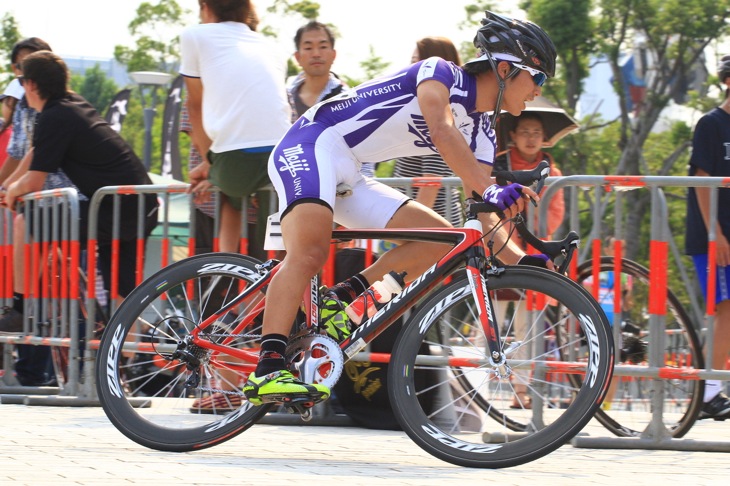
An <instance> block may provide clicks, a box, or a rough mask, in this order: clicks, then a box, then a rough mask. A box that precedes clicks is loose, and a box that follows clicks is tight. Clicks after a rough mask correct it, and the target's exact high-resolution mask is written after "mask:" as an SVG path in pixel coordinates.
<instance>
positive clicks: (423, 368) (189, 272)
mask: <svg viewBox="0 0 730 486" xmlns="http://www.w3.org/2000/svg"><path fill="white" fill-rule="evenodd" d="M503 175H504V176H505V177H507V176H509V177H510V178H511V179H510V180H513V181H517V182H520V183H525V184H530V183H531V182H533V181H542V180H543V179H544V178H545V177H546V176H547V170H545V167H538V169H536V170H534V171H530V172H529V173H528V172H521V173H517V172H513V173H508V174H503ZM539 183H540V182H538V184H539ZM538 189H539V188H538ZM493 211H494V207H493V206H490V205H488V204H486V203H483V202H475V201H470V202H469V203H468V204H467V207H466V216H467V218H466V221H467V222H466V225H465V227H464V228H454V229H429V228H425V229H423V228H420V229H390V230H367V229H364V230H335V231H334V232H333V238H334V239H336V240H351V239H381V240H414V241H429V242H436V243H442V244H445V245H451V248H450V249H449V251H448V252H447V253H446V254H445V255H444V256H443V257H442V258H441V259H440V260H439V261H438V262H437V263H436V264H434V265H433V266H432V267H430V268H429V269H428V270H426V271H425V272H424V273H423V274H422V275H420V276H418V277H417V278H415V279H414V280H413V281H411V282H410V284H409V285H408V286H407V287H406V288H405V289H404V290H403V291H402V292H401V293H400V294H398V295H396V296H395V297H394V298H393V299H392V300H391V301H390V302H389V303H387V304H386V305H385V306H384V307H382V308H381V309H380V310H379V311H378V312H376V313H375V314H374V315H373V316H372V317H370V318H369V319H367V320H365V321H363V322H362V323H361V325H360V326H359V327H358V328H356V329H355V330H354V331H353V333H352V334H351V336H349V337H348V338H347V339H345V340H344V341H343V342H341V343H338V342H336V341H334V340H332V339H331V338H329V337H328V336H326V335H325V334H324V330H323V326H321V323H320V318H319V316H320V313H319V305H320V302H321V291H320V290H319V281H318V278H317V277H314V278H313V279H312V283H311V286H310V288H309V289H308V290H307V292H306V295H305V296H304V297H303V299H302V305H301V312H299V314H298V317H297V319H296V320H295V322H293V323H292V332H291V337H290V344H289V346H288V348H287V353H286V355H287V356H286V357H287V362H288V366H289V368H290V369H291V370H292V372H293V373H294V374H296V375H297V376H298V377H299V378H300V379H302V380H304V381H306V382H310V383H312V382H319V383H323V384H325V385H327V386H329V387H330V388H332V387H333V386H334V384H335V383H336V382H337V380H338V378H339V377H340V375H341V374H342V372H343V369H344V368H345V366H346V365H347V364H348V362H351V361H353V362H354V361H358V360H367V361H382V362H389V363H390V366H389V376H388V388H389V390H388V391H389V393H390V397H391V403H392V406H393V410H394V413H395V415H396V418H397V419H398V421H399V423H400V425H401V427H402V428H403V430H404V431H405V432H406V433H407V434H408V436H409V437H410V438H411V439H412V440H414V441H415V442H416V443H417V444H418V445H419V446H420V447H421V448H423V449H424V450H425V451H427V452H428V453H430V454H432V455H434V456H435V457H438V458H440V459H442V460H444V461H447V462H450V463H453V464H456V465H461V466H467V467H480V468H502V467H511V466H516V465H519V464H524V463H527V462H530V461H533V460H535V459H538V458H540V457H542V456H544V455H546V454H548V453H550V452H551V451H553V450H555V449H557V448H558V447H560V446H561V445H563V444H565V443H566V442H567V441H568V440H570V439H571V438H572V437H573V436H575V434H577V433H578V432H579V431H580V430H581V429H582V428H583V427H584V426H585V425H586V423H587V422H588V421H589V420H590V419H591V418H592V417H593V414H594V412H595V411H596V409H597V408H598V407H599V405H600V403H601V401H602V400H603V397H604V396H605V394H606V391H607V387H608V383H609V381H610V378H611V374H612V369H613V356H614V348H613V339H612V336H611V329H610V326H609V323H608V322H607V319H606V316H605V314H604V313H603V311H602V310H601V309H600V306H599V305H598V303H597V302H596V301H595V300H594V299H593V298H592V297H591V295H590V293H589V292H587V291H586V290H585V289H584V288H583V287H581V286H580V285H578V284H576V283H575V282H573V281H571V280H570V279H568V278H567V277H565V276H563V275H561V274H559V273H558V272H554V271H550V270H547V269H544V268H539V267H534V266H526V265H502V264H501V263H500V262H499V259H498V257H497V255H498V252H497V251H495V250H494V234H495V232H496V227H495V228H493V229H492V230H491V231H489V232H487V233H486V234H485V233H483V231H482V229H481V224H480V223H479V220H478V218H477V217H478V215H479V214H480V213H485V212H493ZM519 226H520V227H522V226H523V225H519ZM533 239H534V240H532V241H531V244H533V246H535V247H536V248H538V250H539V251H542V252H543V253H545V254H548V255H550V256H552V257H553V258H557V259H561V258H562V259H565V260H569V259H570V257H571V255H572V254H573V251H574V250H575V248H576V246H577V241H576V240H577V235H569V237H568V238H566V239H565V240H563V241H560V242H545V243H544V242H540V241H539V240H537V239H536V238H534V237H533ZM484 240H487V241H486V243H485V241H484ZM487 250H488V251H487ZM277 264H278V262H277V261H275V260H271V261H268V262H266V263H258V262H257V261H255V260H253V259H251V258H248V257H246V256H243V255H238V254H226V253H214V254H206V255H199V256H195V257H191V258H188V259H185V260H181V261H179V262H177V263H175V264H173V265H170V266H168V267H166V268H164V269H162V270H160V271H159V272H157V273H156V274H155V275H153V276H151V277H150V278H149V279H147V280H146V281H145V282H144V283H142V284H141V285H140V286H139V287H138V288H137V289H135V290H134V291H133V292H132V293H131V294H130V295H129V296H128V297H127V298H126V299H125V301H124V302H123V303H122V304H121V306H120V307H119V308H118V309H117V311H116V313H115V314H114V316H113V317H112V318H111V320H110V323H109V325H107V327H106V330H105V332H104V335H103V336H102V339H101V343H100V348H99V353H98V357H97V361H96V381H97V392H98V395H99V400H100V402H101V405H102V407H103V409H104V411H105V412H106V414H107V416H108V417H109V419H110V420H111V422H112V423H113V424H114V425H115V426H116V427H117V428H118V429H119V430H120V431H121V432H122V433H123V434H124V435H126V436H127V437H128V438H130V439H131V440H133V441H135V442H137V443H139V444H141V445H144V446H145V447H150V448H153V449H157V450H162V451H176V452H184V451H193V450H198V449H204V448H207V447H211V446H214V445H216V444H219V443H221V442H223V441H226V440H229V439H231V438H233V437H235V436H237V435H238V434H240V433H242V432H243V431H245V430H246V429H248V428H249V427H251V426H252V425H254V424H255V423H256V422H257V421H258V420H260V419H261V418H262V417H263V416H264V415H265V414H267V413H268V412H270V411H272V410H273V409H274V406H273V405H272V404H265V405H262V406H252V405H251V404H250V403H248V402H247V401H246V400H245V398H244V397H243V394H242V393H241V391H240V390H241V386H242V385H243V383H244V382H245V380H246V377H247V376H248V374H249V373H252V372H253V371H254V370H255V368H256V363H257V360H258V356H259V349H260V346H259V344H260V339H261V321H262V313H263V310H264V307H265V305H276V296H275V295H269V294H268V293H267V290H268V284H269V282H270V281H271V278H272V277H273V275H275V274H276V272H277V270H278V266H277ZM459 273H461V274H465V275H466V277H465V278H454V276H455V275H458V274H459ZM444 282H449V283H444ZM519 302H524V303H526V306H527V307H528V309H529V315H530V319H531V322H532V323H533V324H534V327H535V328H536V329H539V332H536V333H533V335H532V337H531V341H530V342H517V341H514V340H509V339H506V338H503V337H501V335H500V327H502V325H503V324H504V323H500V322H497V321H496V319H495V315H496V311H497V310H498V309H499V308H500V307H502V306H504V307H505V308H506V309H507V312H505V313H504V314H505V315H506V316H507V317H505V321H509V319H510V315H511V312H512V311H511V309H514V308H515V304H516V303H519ZM414 308H415V310H413V309H414ZM408 310H413V312H412V313H411V316H410V317H409V318H408V320H407V322H406V324H405V325H404V326H403V328H402V330H401V331H400V334H399V336H398V338H397V340H396V343H395V345H394V348H393V351H392V353H391V354H390V355H387V354H374V353H368V352H367V350H366V348H367V345H368V343H370V342H372V341H373V340H374V339H375V338H376V337H377V336H378V335H379V334H380V333H382V332H383V331H384V330H385V329H386V328H387V327H388V326H390V325H391V324H393V323H394V322H395V321H396V320H397V319H398V318H400V317H401V316H403V315H404V314H405V313H406V311H408ZM561 330H562V331H561ZM533 341H534V342H533ZM533 344H534V346H533ZM522 346H533V347H534V348H541V349H543V351H542V352H540V353H537V354H533V355H531V356H530V357H529V358H527V359H515V358H514V355H515V353H516V350H518V349H519V348H520V347H522ZM561 350H562V353H561V352H560V351H561ZM139 356H143V357H146V359H148V360H150V361H152V360H158V361H162V362H164V363H165V366H164V367H163V368H160V370H163V371H164V369H167V370H177V371H178V374H177V375H176V380H175V381H176V383H175V385H176V386H174V387H170V388H169V389H168V390H167V391H164V392H163V391H161V392H160V393H156V394H154V395H153V396H149V397H142V396H141V394H140V393H139V390H140V389H141V387H142V386H143V385H144V384H145V383H146V382H147V381H148V380H151V379H153V378H154V376H153V374H152V373H151V374H150V375H149V376H131V375H130V374H129V373H128V366H130V365H132V363H136V364H137V365H138V364H139ZM518 369H522V370H527V371H528V373H529V376H530V387H531V393H532V395H533V403H532V409H531V410H510V409H509V404H510V403H511V401H512V398H513V396H514V389H513V384H512V379H513V378H514V375H515V373H514V371H515V370H518ZM213 394H217V395H218V396H224V397H226V398H227V400H226V404H228V405H231V404H237V405H234V406H233V407H231V406H225V407H221V409H220V410H212V411H210V410H206V413H202V410H200V409H196V408H195V407H194V406H193V405H194V404H195V402H196V400H200V399H201V398H202V397H205V396H210V395H213ZM477 397H486V400H484V402H483V403H481V404H480V403H478V402H477ZM284 408H286V409H288V410H289V411H291V412H294V413H299V414H301V416H302V418H303V419H305V420H306V419H308V418H310V417H311V408H309V407H308V406H306V404H305V405H302V404H291V406H289V407H287V405H286V404H284ZM507 411H509V413H507ZM515 414H518V417H516V418H517V419H520V420H523V419H524V420H525V421H527V422H529V424H530V427H529V428H527V429H526V430H524V431H520V432H514V431H513V430H511V429H510V428H509V426H508V423H507V420H512V419H513V418H515ZM490 416H491V417H497V418H498V420H493V418H489V417H490Z"/></svg>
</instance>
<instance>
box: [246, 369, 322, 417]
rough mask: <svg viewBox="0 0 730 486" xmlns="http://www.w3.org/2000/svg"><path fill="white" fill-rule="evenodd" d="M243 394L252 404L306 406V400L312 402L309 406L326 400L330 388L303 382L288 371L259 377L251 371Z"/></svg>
mask: <svg viewBox="0 0 730 486" xmlns="http://www.w3.org/2000/svg"><path fill="white" fill-rule="evenodd" d="M243 394H244V395H245V396H246V398H247V399H248V401H249V402H251V404H252V405H262V404H264V403H281V404H284V405H288V404H291V403H304V404H305V406H306V404H307V402H312V403H311V405H309V407H311V406H313V405H314V404H315V403H318V402H321V401H324V400H327V399H328V398H329V396H330V389H329V388H327V387H326V386H324V385H320V384H318V383H314V384H310V383H304V382H303V381H299V380H298V379H296V378H295V377H294V375H292V374H291V372H290V371H288V370H280V371H274V372H273V373H269V374H268V375H264V376H261V377H258V376H256V374H255V373H252V374H251V375H249V377H248V381H247V382H246V384H245V385H244V386H243ZM309 407H307V408H309Z"/></svg>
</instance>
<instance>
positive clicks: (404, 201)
mask: <svg viewBox="0 0 730 486" xmlns="http://www.w3.org/2000/svg"><path fill="white" fill-rule="evenodd" d="M335 220H336V221H337V222H338V223H340V224H342V225H343V226H345V227H347V228H450V227H451V225H450V224H449V223H448V222H447V221H446V220H445V219H444V218H443V217H441V216H439V214H438V213H436V212H435V211H433V210H432V209H431V208H428V207H426V206H424V205H422V204H419V203H417V202H415V201H412V200H409V199H408V198H407V197H406V196H404V195H403V194H402V193H401V192H400V191H397V190H395V189H393V188H392V187H389V186H386V185H385V184H382V183H380V182H377V181H374V180H372V179H364V178H360V180H358V181H357V182H356V184H355V185H354V187H353V195H352V196H350V197H348V198H345V199H342V200H338V201H337V205H336V206H335ZM448 250H449V246H448V245H443V244H436V243H427V242H418V241H406V242H400V244H399V246H397V247H395V248H393V249H391V250H389V251H388V252H386V253H385V254H384V255H383V256H381V257H380V258H379V259H378V261H377V262H375V263H374V264H373V265H371V266H370V267H368V268H367V269H365V270H364V271H363V272H362V275H363V276H365V278H366V279H367V280H368V282H369V283H373V282H375V281H377V280H380V279H381V278H383V275H385V274H386V273H388V272H389V271H391V270H395V271H397V272H407V275H406V280H410V279H413V278H415V277H417V276H419V275H420V274H421V273H423V272H424V271H425V270H426V269H427V268H428V267H430V266H431V265H433V264H434V263H436V261H438V259H439V258H440V257H442V256H443V255H444V254H445V253H446V252H447V251H448Z"/></svg>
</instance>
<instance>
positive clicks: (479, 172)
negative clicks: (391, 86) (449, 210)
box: [417, 79, 539, 217]
mask: <svg viewBox="0 0 730 486" xmlns="http://www.w3.org/2000/svg"><path fill="white" fill-rule="evenodd" d="M417 95H418V105H419V107H420V108H421V113H422V114H423V117H424V119H425V120H426V124H427V125H428V129H429V133H430V134H431V141H432V142H433V144H434V145H435V146H436V149H437V150H438V151H439V154H440V155H441V157H442V158H443V159H444V162H446V165H448V166H449V167H451V170H453V171H454V173H455V174H456V175H457V176H458V177H459V178H460V179H461V181H462V183H463V184H464V191H465V192H464V193H465V194H471V193H472V192H476V193H477V194H484V191H485V190H486V189H487V187H489V186H491V185H492V184H494V180H493V179H492V178H491V175H492V167H491V166H490V165H487V164H480V163H479V162H478V161H477V159H476V157H474V154H473V153H472V151H471V149H470V148H469V145H468V144H467V143H466V140H464V136H463V135H462V134H461V132H460V131H459V129H458V128H457V127H456V123H455V122H454V117H453V116H452V114H451V105H450V104H449V90H448V89H447V88H446V86H445V85H444V84H442V83H441V82H439V81H436V80H432V79H431V80H426V81H423V82H422V83H421V84H419V85H418V91H417ZM523 194H525V195H529V196H530V197H532V198H534V199H535V200H539V197H538V196H537V194H535V192H534V191H532V190H531V189H529V188H527V187H525V188H524V189H523ZM524 205H525V202H524V199H523V198H520V199H519V200H518V201H517V203H516V204H513V205H512V206H511V207H510V208H509V209H508V210H507V211H504V213H505V216H507V217H513V216H515V215H516V214H517V213H519V212H520V211H522V210H523V209H524Z"/></svg>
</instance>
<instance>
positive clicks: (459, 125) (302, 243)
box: [243, 12, 556, 405]
mask: <svg viewBox="0 0 730 486" xmlns="http://www.w3.org/2000/svg"><path fill="white" fill-rule="evenodd" d="M474 43H475V46H476V47H477V48H478V49H479V51H480V53H479V54H480V55H479V57H478V58H476V59H474V60H473V61H470V62H469V63H467V64H466V65H465V66H463V67H460V66H457V65H455V64H453V63H450V62H448V61H445V60H443V59H441V58H438V57H432V58H429V59H425V60H423V61H419V62H416V63H414V64H411V65H409V66H407V67H405V68H403V69H402V70H401V71H399V72H396V73H393V74H390V75H386V76H382V77H379V78H376V79H374V80H372V81H368V82H365V83H363V84H361V85H360V86H357V87H356V88H353V89H351V90H348V91H347V92H345V93H342V94H341V95H339V96H335V97H334V98H331V99H329V100H327V101H324V102H322V103H319V104H317V105H315V106H313V107H312V108H310V109H309V110H308V111H307V112H306V113H305V114H304V115H303V116H302V117H301V118H300V119H299V120H298V121H297V122H296V123H295V124H294V125H293V126H292V127H291V128H290V129H289V131H288V132H287V133H286V134H285V135H284V138H283V139H281V140H280V141H279V143H278V144H277V146H276V147H275V148H274V151H273V152H272V154H271V157H270V158H269V176H270V177H271V180H272V183H273V184H274V188H275V189H276V192H277V194H278V196H279V209H280V218H281V233H282V237H283V240H284V246H285V247H286V250H287V254H286V256H285V257H284V260H283V261H282V263H281V265H280V267H279V271H278V273H277V274H276V275H275V276H274V278H273V279H272V281H271V283H270V285H269V290H268V293H269V295H275V296H276V298H277V302H276V304H277V305H275V306H266V309H265V311H264V319H263V331H262V334H263V335H262V339H261V352H260V358H259V363H258V366H257V368H256V371H255V373H252V374H251V375H249V378H248V381H247V382H246V384H245V385H244V387H243V392H244V395H245V396H246V398H248V400H249V402H251V403H252V404H253V405H258V404H262V403H276V402H278V401H279V400H280V399H281V398H280V397H284V398H286V399H298V398H302V399H307V400H310V401H313V402H317V401H321V400H324V399H327V398H328V397H329V395H330V390H329V389H328V387H327V386H324V385H322V384H308V383H304V382H302V381H299V380H298V379H296V378H295V377H294V376H293V375H292V374H291V373H290V372H289V371H288V370H287V369H286V363H285V358H284V356H285V355H286V347H287V345H288V336H289V332H290V330H291V323H292V322H294V319H295V316H296V313H297V311H298V310H299V302H300V301H301V296H302V295H303V293H304V290H305V289H306V288H307V287H308V285H309V284H310V279H311V277H312V276H313V275H315V274H316V273H317V272H319V271H320V270H321V268H322V267H323V265H324V264H325V262H326V260H327V256H328V253H329V247H330V237H331V229H332V224H333V222H336V223H338V224H341V225H342V226H345V227H347V228H414V227H431V228H433V227H450V224H449V223H448V221H446V220H445V219H444V218H443V217H441V216H439V215H438V214H437V213H436V212H434V211H433V210H432V209H430V208H428V207H426V206H424V205H422V204H419V203H417V202H415V201H412V200H410V199H409V198H408V197H407V196H406V195H404V194H402V193H401V192H399V191H398V190H396V189H394V188H392V187H389V186H387V185H385V184H383V183H380V182H378V181H376V180H375V179H370V178H366V177H363V176H362V174H360V167H361V165H362V163H363V162H376V163H377V162H382V161H384V160H390V159H394V158H398V157H407V156H419V155H429V154H434V153H438V154H439V155H441V157H442V158H443V159H444V161H445V162H446V164H447V165H449V167H450V168H451V169H452V170H453V171H454V173H455V174H456V175H457V176H458V177H459V178H461V180H462V182H463V185H464V188H465V193H466V194H467V195H471V194H472V193H476V194H478V195H482V196H483V198H484V199H486V200H487V201H488V202H490V203H492V204H493V205H494V206H496V207H497V208H498V209H500V210H501V211H503V212H504V213H505V215H506V216H508V217H511V216H513V215H516V214H517V213H518V212H519V211H521V210H522V209H523V208H524V205H525V200H526V198H527V197H532V198H536V199H538V196H537V194H535V192H534V191H532V190H531V189H529V188H527V187H522V186H520V185H519V184H512V185H505V186H499V185H497V184H496V183H495V181H494V180H493V178H492V177H491V173H492V164H493V162H494V157H495V152H496V149H495V145H496V139H495V133H494V129H493V127H494V118H495V117H496V116H497V114H498V113H499V112H500V109H503V110H506V111H508V112H509V113H511V114H513V115H515V116H517V115H519V114H520V113H521V112H522V110H524V109H525V103H526V102H528V101H530V100H533V99H534V98H535V97H536V96H539V95H540V94H541V92H542V88H541V87H542V85H543V83H544V82H545V81H546V79H547V78H548V77H552V76H553V75H554V74H555V58H556V51H555V46H554V45H553V43H552V41H551V40H550V38H549V37H548V36H547V34H546V33H545V32H544V31H543V30H542V29H541V28H540V27H539V26H537V25H535V24H534V23H532V22H528V21H523V20H517V19H512V18H508V17H505V16H502V15H498V14H495V13H492V12H487V18H485V19H484V20H483V21H482V27H481V28H480V29H479V30H478V32H477V34H476V37H475V39H474ZM489 112H492V113H494V114H493V115H490V114H489ZM338 185H340V189H339V190H338ZM343 185H347V186H348V191H347V192H348V193H350V194H349V196H348V197H343V198H337V199H336V194H337V193H338V192H341V191H342V189H343V187H342V186H343ZM449 248H450V247H448V246H446V245H441V244H436V243H428V242H420V241H408V242H405V243H403V244H402V245H400V246H398V247H396V248H394V249H392V250H390V251H388V252H387V253H385V255H383V256H382V257H381V258H380V259H378V260H377V261H376V262H375V263H374V264H373V265H372V266H370V267H368V268H366V269H365V270H364V271H363V272H361V273H359V274H357V275H355V276H354V277H352V278H351V279H348V280H346V281H345V282H342V283H341V284H338V285H337V286H335V287H334V288H332V289H328V290H327V291H326V292H325V296H324V299H323V304H322V307H323V309H324V311H323V313H322V316H323V319H324V320H325V322H324V327H325V329H326V331H327V333H328V335H329V336H330V337H331V338H333V339H335V340H338V341H340V340H344V339H347V338H348V337H349V335H350V334H351V332H352V329H353V327H352V323H351V322H349V320H348V319H347V315H346V314H345V312H344V307H345V306H346V305H347V304H348V303H350V302H352V300H353V299H354V298H355V297H356V296H357V295H359V294H360V293H362V292H363V291H365V290H366V289H367V288H368V287H369V286H370V285H371V283H374V282H375V281H376V280H379V279H380V278H382V276H383V275H385V274H387V273H388V272H389V271H395V272H397V273H399V274H401V273H404V272H405V274H406V278H407V279H408V278H416V277H418V276H419V275H420V274H421V273H423V272H424V271H425V270H426V269H428V268H429V267H430V266H432V265H433V264H434V263H435V262H436V261H437V260H438V258H440V257H441V256H443V255H444V254H445V253H446V252H447V251H448V249H449ZM507 253H509V255H508V254H507ZM521 256H524V254H523V253H522V252H521V251H519V249H516V248H515V249H514V251H510V252H505V253H504V258H505V260H506V261H512V262H517V261H518V260H519V259H520V257H521ZM325 312H327V314H325Z"/></svg>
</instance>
